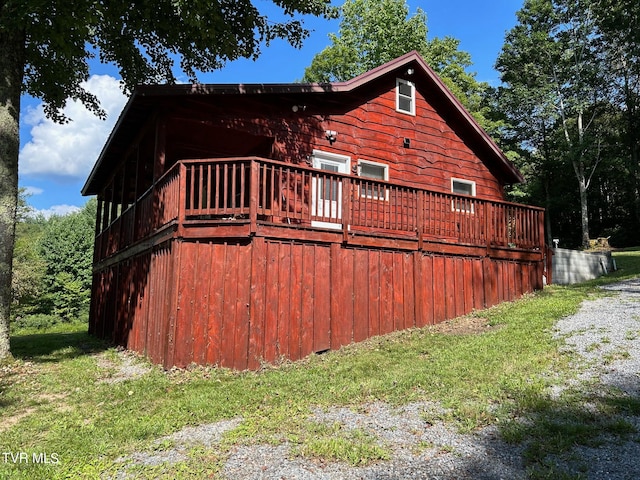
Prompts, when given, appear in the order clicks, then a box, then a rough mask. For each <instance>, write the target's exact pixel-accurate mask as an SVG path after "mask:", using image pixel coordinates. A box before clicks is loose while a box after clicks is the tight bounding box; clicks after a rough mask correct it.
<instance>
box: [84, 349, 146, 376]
mask: <svg viewBox="0 0 640 480" xmlns="http://www.w3.org/2000/svg"><path fill="white" fill-rule="evenodd" d="M96 362H97V364H98V368H100V369H101V370H102V372H101V377H102V378H101V380H100V381H102V382H104V383H119V382H124V381H125V380H132V379H135V378H139V377H141V376H143V375H145V374H147V373H149V372H150V371H151V366H150V365H149V364H148V363H145V361H144V360H143V359H142V358H140V357H138V356H137V355H136V354H134V353H132V352H129V351H126V350H119V351H117V352H116V353H115V355H114V354H113V352H104V353H100V354H98V355H97V359H96Z"/></svg>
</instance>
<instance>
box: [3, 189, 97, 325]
mask: <svg viewBox="0 0 640 480" xmlns="http://www.w3.org/2000/svg"><path fill="white" fill-rule="evenodd" d="M96 205H97V202H96V200H95V199H91V200H89V201H88V202H87V203H86V205H85V206H84V207H83V208H82V209H81V210H80V211H78V212H75V213H69V214H67V215H64V216H52V217H50V218H48V219H47V218H45V217H44V216H42V215H34V214H33V210H32V209H31V208H30V207H29V206H28V204H27V201H26V197H25V196H24V194H23V193H22V192H21V194H20V196H19V201H18V217H17V224H16V243H15V248H14V257H13V278H12V282H11V299H12V309H11V312H12V324H13V326H14V327H46V326H49V325H51V324H54V323H58V322H72V321H86V320H87V319H88V314H89V301H90V295H91V266H92V262H93V241H94V231H95V221H96Z"/></svg>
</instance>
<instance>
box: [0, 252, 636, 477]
mask: <svg viewBox="0 0 640 480" xmlns="http://www.w3.org/2000/svg"><path fill="white" fill-rule="evenodd" d="M615 258H616V261H617V264H618V267H619V271H618V272H616V273H615V274H613V275H610V276H609V277H607V278H604V279H599V280H596V281H593V282H588V283H586V284H582V285H578V286H568V287H560V286H552V287H549V288H545V290H544V291H542V292H538V293H536V294H534V295H530V296H527V297H525V298H523V299H521V300H518V301H516V302H512V303H509V304H503V305H500V306H497V307H494V308H491V309H488V310H483V311H479V312H476V313H475V314H474V315H473V316H471V317H469V318H467V319H462V320H458V321H457V322H455V321H454V322H452V323H448V324H447V325H446V326H445V327H442V326H441V327H428V328H424V329H415V330H411V331H405V332H400V333H395V334H391V335H387V336H384V337H377V338H374V339H371V340H369V341H366V342H364V343H361V344H358V345H351V346H349V347H346V348H343V349H342V350H340V351H338V352H329V353H327V354H323V355H319V356H312V357H310V358H308V359H307V360H304V361H301V362H297V363H287V364H284V365H280V366H278V367H269V368H265V369H263V370H262V371H260V372H242V373H237V372H232V371H229V370H224V369H216V368H202V367H194V368H192V369H187V370H175V371H170V372H165V371H163V370H162V369H160V368H158V367H156V366H153V365H150V364H148V363H146V361H144V360H142V359H140V358H137V357H134V356H133V355H129V354H124V353H122V352H119V351H117V350H116V349H114V348H111V347H109V346H107V345H105V344H104V343H102V342H101V341H98V340H96V339H94V338H92V337H90V336H89V335H87V334H86V325H59V326H56V327H55V328H52V329H50V330H47V331H18V332H15V333H14V335H13V338H12V351H13V354H14V356H15V360H13V361H11V362H8V363H5V364H1V365H0V418H1V420H2V421H1V423H0V448H1V450H0V478H11V479H14V478H17V479H20V478H24V479H39V478H42V479H49V478H53V479H56V478H109V477H115V476H116V475H117V473H118V472H119V471H120V470H122V469H123V468H124V465H123V462H122V461H119V459H121V458H122V457H124V456H126V455H130V454H132V453H133V452H137V451H153V450H163V449H166V448H170V442H165V443H163V444H158V443H157V440H158V439H159V438H161V437H163V436H166V435H169V434H171V433H173V432H175V431H177V430H180V429H181V428H183V427H185V426H187V425H200V424H203V423H210V422H216V421H220V420H225V419H238V418H241V419H242V421H241V422H238V425H237V426H236V427H235V428H234V429H232V430H231V431H229V432H227V433H226V434H225V436H224V438H223V440H222V442H221V443H220V444H219V445H216V446H215V447H210V448H209V447H203V446H197V447H193V448H192V449H191V450H190V451H189V455H188V458H186V459H185V461H183V462H180V463H177V464H174V465H168V464H161V465H157V466H140V467H139V468H138V470H137V471H136V472H135V475H136V478H206V477H207V476H211V477H215V475H216V473H217V472H218V471H219V469H220V468H221V466H222V465H223V463H224V460H225V456H226V454H227V453H228V451H229V449H230V448H231V447H232V446H233V445H239V444H246V443H253V442H262V443H275V444H277V443H281V442H283V441H285V440H286V441H288V442H289V443H290V444H292V445H293V446H294V447H296V451H298V452H304V454H305V455H315V456H322V457H326V458H329V459H338V460H342V461H346V462H350V463H352V464H354V465H362V464H366V463H367V462H371V461H376V460H380V459H384V458H387V456H388V452H387V451H386V450H385V449H384V447H383V446H380V445H377V444H376V443H375V442H372V441H371V439H370V438H368V437H367V436H366V435H358V434H354V433H351V434H346V433H344V432H341V431H337V430H336V429H332V428H331V427H330V426H328V427H326V428H324V427H321V426H319V425H318V424H317V423H313V422H311V421H309V420H308V418H309V415H310V412H311V411H312V409H314V408H316V407H320V408H323V407H329V406H352V407H354V408H357V407H358V406H359V405H362V404H366V403H369V402H373V401H383V402H387V403H390V404H393V405H398V404H405V403H408V402H414V401H421V400H422V401H426V400H429V401H437V402H439V403H440V404H441V405H442V406H443V407H445V409H446V412H447V413H446V414H442V415H443V417H445V418H444V419H445V420H447V421H451V422H452V423H454V424H455V425H457V427H458V428H459V429H460V430H462V431H472V430H474V429H477V428H479V427H482V426H485V425H488V424H498V425H499V426H500V428H501V432H502V434H503V437H504V438H505V439H506V440H508V441H511V442H525V443H526V445H527V450H526V455H527V461H528V462H529V464H530V471H531V476H532V478H559V477H557V472H553V470H552V467H549V466H548V465H547V464H546V461H545V459H546V456H547V455H548V453H549V452H551V451H555V452H558V451H562V449H563V448H564V449H566V448H569V446H570V445H572V444H574V443H581V444H585V443H588V442H590V441H591V440H593V439H594V438H595V437H596V436H597V435H598V434H599V433H602V432H603V431H604V432H610V433H612V434H614V435H621V436H624V435H628V434H629V433H633V432H632V429H631V427H630V426H629V425H625V424H620V422H618V421H615V420H614V418H613V417H614V414H615V413H616V412H618V411H623V410H624V411H629V409H631V410H632V411H634V412H640V403H634V402H631V401H626V402H620V401H618V402H616V401H615V398H613V397H612V398H609V399H605V398H603V399H601V400H600V403H597V404H596V408H597V409H598V412H596V413H597V414H591V415H587V414H585V413H584V411H583V409H582V408H580V406H581V404H582V402H583V401H584V400H585V399H584V396H583V395H584V394H582V393H580V392H579V391H567V392H566V393H565V394H563V395H562V396H561V397H560V398H552V397H550V396H549V394H548V389H547V387H549V386H550V385H552V384H554V383H558V382H562V381H563V379H566V378H567V377H569V376H571V375H573V372H572V371H570V369H569V368H568V361H569V360H570V358H569V356H568V355H567V354H561V353H559V351H558V346H559V345H558V342H557V341H556V340H554V339H553V338H552V335H551V327H552V326H553V324H554V322H555V321H556V320H557V319H558V318H560V317H563V316H566V315H569V314H571V313H573V312H575V311H576V310H577V309H578V307H579V305H580V303H581V302H582V301H583V300H585V299H587V298H590V297H593V296H595V295H604V293H603V292H600V291H598V290H597V289H596V286H597V285H599V284H603V283H607V282H611V281H616V280H620V279H624V278H631V277H633V276H636V275H638V274H640V251H621V252H617V253H616V254H615ZM123 372H124V373H123ZM522 417H527V418H529V417H530V418H535V419H538V420H535V421H534V422H533V424H529V425H528V426H527V428H526V429H524V428H523V427H522V423H521V422H518V421H516V420H517V419H519V418H522ZM559 418H562V419H564V421H563V422H560V421H556V420H557V419H559ZM440 419H442V418H440ZM567 419H568V420H567ZM609 419H610V421H609ZM356 433H357V432H356ZM23 454H24V455H23ZM34 455H35V457H34ZM45 462H46V463H45Z"/></svg>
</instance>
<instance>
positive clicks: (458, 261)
mask: <svg viewBox="0 0 640 480" xmlns="http://www.w3.org/2000/svg"><path fill="white" fill-rule="evenodd" d="M543 268H544V266H543V265H541V262H531V261H519V260H508V259H497V258H490V257H488V256H487V257H469V256H454V255H445V254H435V253H427V252H422V251H413V252H404V251H400V250H397V251H396V250H388V249H376V248H364V247H351V246H347V245H343V244H341V243H321V242H300V241H293V240H282V239H269V238H264V237H259V236H254V237H252V238H251V239H248V240H247V239H245V240H228V241H223V240H213V239H209V240H198V241H185V240H183V239H172V240H168V241H166V242H164V243H163V244H161V245H157V246H155V247H153V248H152V249H151V250H149V251H146V252H143V253H141V254H139V255H138V256H136V257H133V258H131V259H130V260H128V261H126V262H121V263H117V264H114V265H112V266H110V267H106V268H105V269H103V270H101V271H97V272H95V273H94V280H93V281H94V293H95V295H94V298H93V300H92V305H91V323H90V331H91V333H93V334H96V335H98V336H101V337H105V338H112V339H113V340H114V341H115V342H116V343H118V344H120V345H124V346H126V347H128V348H130V349H132V350H135V351H138V352H140V353H143V354H145V355H147V356H148V357H149V358H150V359H151V360H152V361H153V362H155V363H160V364H162V365H163V366H164V367H165V368H171V367H173V366H178V367H185V366H187V365H189V364H190V363H192V362H193V363H197V364H212V365H220V366H223V367H229V368H234V369H238V370H244V369H251V370H256V369H259V368H260V366H261V365H262V364H263V363H264V362H268V363H274V362H278V361H280V360H281V359H288V360H298V359H300V358H304V357H305V356H307V355H309V354H311V353H313V352H322V351H325V350H328V349H337V348H340V347H341V346H344V345H348V344H350V343H352V342H358V341H362V340H364V339H366V338H370V337H372V336H376V335H381V334H385V333H389V332H392V331H396V330H402V329H406V328H412V327H423V326H425V325H430V324H433V323H438V322H441V321H443V320H447V319H450V318H453V317H456V316H460V315H464V314H467V313H470V312H471V311H473V310H477V309H482V308H485V307H489V306H492V305H495V304H496V303H498V302H500V301H508V300H514V299H516V298H518V297H520V296H521V295H523V294H524V293H526V292H530V291H532V290H534V289H537V288H540V287H541V280H540V279H539V278H538V277H539V276H541V275H542V271H543ZM116 278H117V280H118V281H117V282H116V281H114V279H116Z"/></svg>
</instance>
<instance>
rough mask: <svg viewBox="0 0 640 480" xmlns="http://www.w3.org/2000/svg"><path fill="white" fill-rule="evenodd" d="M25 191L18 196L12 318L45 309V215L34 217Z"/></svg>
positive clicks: (12, 281) (22, 190)
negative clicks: (43, 238)
mask: <svg viewBox="0 0 640 480" xmlns="http://www.w3.org/2000/svg"><path fill="white" fill-rule="evenodd" d="M27 198H28V195H27V194H26V193H25V191H24V189H21V190H20V192H19V194H18V212H17V216H16V220H17V224H16V239H15V247H14V251H13V272H12V279H11V303H12V308H13V311H12V312H11V313H12V317H13V318H15V317H16V316H21V315H26V314H30V313H35V312H36V311H39V309H40V308H41V307H42V301H41V300H42V298H41V297H42V294H43V293H44V288H43V283H44V282H43V278H44V274H45V262H44V260H43V259H42V257H41V256H40V250H39V248H38V247H39V245H40V238H41V237H42V233H43V232H44V229H45V227H46V220H45V219H44V217H42V216H35V217H34V216H33V215H32V209H31V207H30V206H29V205H28V203H27Z"/></svg>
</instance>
